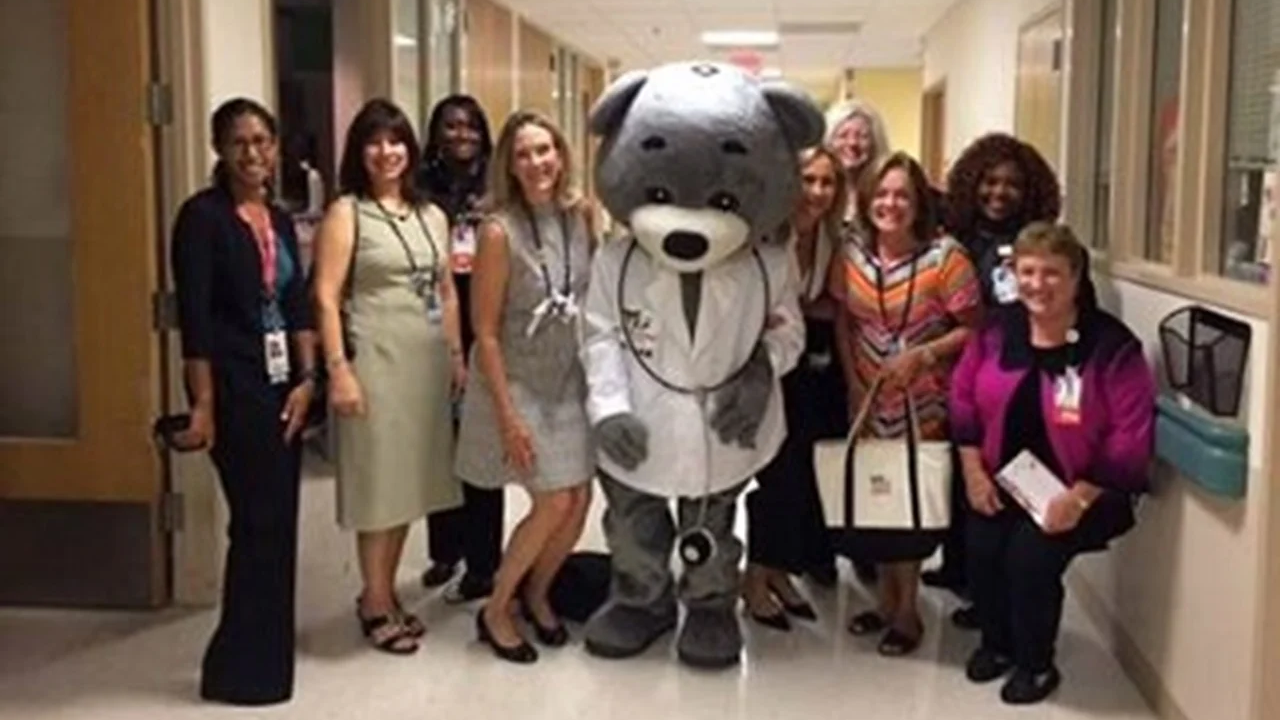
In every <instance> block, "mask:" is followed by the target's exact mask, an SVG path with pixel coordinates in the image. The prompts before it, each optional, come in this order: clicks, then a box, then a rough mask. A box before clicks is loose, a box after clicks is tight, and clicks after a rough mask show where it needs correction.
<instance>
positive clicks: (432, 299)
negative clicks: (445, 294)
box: [423, 291, 444, 325]
mask: <svg viewBox="0 0 1280 720" xmlns="http://www.w3.org/2000/svg"><path fill="white" fill-rule="evenodd" d="M423 302H425V303H426V305H427V322H429V323H431V324H432V325H439V324H440V323H441V322H443V321H444V308H443V307H441V305H440V297H439V295H438V294H437V293H435V292H434V291H432V292H428V293H427V296H426V297H425V298H423Z"/></svg>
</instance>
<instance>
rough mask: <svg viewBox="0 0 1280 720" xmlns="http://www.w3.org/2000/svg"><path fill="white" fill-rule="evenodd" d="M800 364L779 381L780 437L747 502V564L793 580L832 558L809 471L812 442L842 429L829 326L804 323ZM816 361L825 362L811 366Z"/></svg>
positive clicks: (844, 412)
mask: <svg viewBox="0 0 1280 720" xmlns="http://www.w3.org/2000/svg"><path fill="white" fill-rule="evenodd" d="M806 331H807V332H806V345H807V346H808V348H807V349H806V353H805V355H803V356H801V358H800V364H799V365H797V366H796V367H795V369H793V370H792V371H791V372H790V373H788V374H787V375H785V376H784V377H783V378H782V400H783V409H784V414H785V416H786V420H787V436H786V439H785V440H783V442H782V447H781V448H780V449H779V450H778V454H777V455H775V456H774V458H773V460H771V461H770V462H769V464H768V465H766V466H765V467H764V468H763V469H762V470H761V471H760V472H759V473H757V474H756V484H757V487H756V489H755V490H753V491H752V492H751V493H749V494H748V495H747V560H748V562H752V563H757V564H760V565H764V566H766V567H770V568H774V569H778V570H786V571H787V572H790V573H795V574H800V573H803V572H806V571H809V570H813V569H815V568H821V567H826V566H830V565H831V564H832V563H833V562H834V559H835V555H834V553H833V550H832V545H831V537H830V533H829V532H828V530H827V527H826V522H825V520H824V519H823V515H822V501H821V499H820V498H819V496H818V484H817V478H816V476H815V471H814V466H813V444H814V442H816V441H817V440H820V439H823V438H830V437H843V435H844V433H845V432H846V431H847V430H848V419H847V416H848V409H847V407H846V404H847V400H846V397H847V395H848V394H847V393H846V392H845V390H844V378H843V377H842V375H841V372H840V366H839V363H838V362H837V361H836V358H835V353H834V350H833V349H832V348H833V344H832V341H833V337H832V331H831V324H830V323H828V322H823V321H818V320H813V319H809V320H807V321H806ZM815 356H816V357H820V358H824V360H823V361H821V362H816V363H815V362H813V359H814V358H815Z"/></svg>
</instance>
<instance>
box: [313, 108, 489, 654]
mask: <svg viewBox="0 0 1280 720" xmlns="http://www.w3.org/2000/svg"><path fill="white" fill-rule="evenodd" d="M417 163H418V143H417V140H416V139H415V138H414V136H413V127H412V126H411V125H410V124H409V121H408V119H407V118H406V117H405V115H404V113H403V112H402V111H401V110H400V109H399V108H397V107H396V106H395V105H393V104H391V103H389V102H387V101H386V100H371V101H370V102H369V103H368V104H366V105H365V107H364V108H363V109H362V110H361V111H360V112H359V113H358V114H357V115H356V117H355V119H354V120H353V121H352V123H351V128H350V129H349V130H348V132H347V141H346V147H345V148H344V150H343V156H342V165H341V168H340V171H339V174H340V176H341V183H342V188H343V192H344V193H346V194H345V195H344V196H343V197H342V198H339V199H338V200H337V201H336V202H334V203H333V205H332V206H331V207H330V208H329V211H328V214H327V215H326V217H325V219H324V223H323V224H322V225H321V228H320V237H319V243H318V253H317V255H316V268H315V283H316V300H317V305H318V307H319V319H320V333H321V340H322V341H323V344H324V353H325V365H326V367H327V368H328V371H329V401H330V405H331V407H332V410H333V414H332V423H333V424H332V432H333V436H334V439H335V440H336V442H335V448H334V450H335V459H336V464H337V475H338V482H337V490H338V522H339V524H341V525H342V527H344V528H347V529H352V530H355V531H356V543H357V549H358V553H359V559H360V573H361V575H362V576H363V579H364V591H363V592H362V593H361V595H360V599H359V601H358V603H357V608H356V615H357V617H358V618H359V620H360V625H361V628H362V629H363V631H364V634H365V636H366V637H368V638H369V641H370V643H372V644H373V646H374V647H376V648H378V649H380V650H383V651H386V652H390V653H396V654H408V653H412V652H414V651H416V650H417V649H418V638H420V637H421V636H422V634H423V633H424V632H425V628H424V627H423V625H422V623H421V621H419V620H418V618H416V617H414V616H413V615H411V614H409V613H407V612H405V611H404V610H403V609H402V608H401V606H400V603H399V602H398V601H397V600H396V594H395V577H396V569H397V567H398V566H399V564H400V556H401V553H402V551H403V549H404V541H405V535H406V534H407V532H408V528H409V523H411V522H413V521H414V520H416V519H418V518H420V517H423V516H424V515H426V514H427V513H430V512H434V511H437V510H443V509H446V508H449V507H454V506H457V505H458V504H459V503H460V502H461V492H460V486H459V484H458V482H457V480H456V479H455V478H454V477H453V473H452V472H451V469H452V467H451V466H452V434H453V429H452V416H451V413H450V408H451V401H452V397H453V396H454V395H455V394H456V391H457V389H458V388H459V387H461V384H462V383H463V382H464V376H465V372H466V370H465V366H464V365H463V362H462V359H463V358H462V349H461V348H462V339H461V333H460V331H459V327H460V326H459V323H458V305H457V297H456V293H455V291H454V287H453V279H452V275H451V274H450V273H449V271H448V264H447V258H448V257H449V241H448V237H449V236H448V222H447V221H446V220H445V217H444V213H442V212H441V211H440V209H439V208H437V207H435V206H434V205H431V204H430V203H427V202H425V201H422V200H420V199H419V198H418V195H417V192H416V190H415V188H414V183H413V177H414V173H415V171H416V169H417Z"/></svg>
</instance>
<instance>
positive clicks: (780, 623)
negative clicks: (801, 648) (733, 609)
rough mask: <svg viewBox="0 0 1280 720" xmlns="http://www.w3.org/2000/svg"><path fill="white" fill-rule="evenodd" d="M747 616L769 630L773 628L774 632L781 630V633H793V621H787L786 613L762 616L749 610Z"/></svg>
mask: <svg viewBox="0 0 1280 720" xmlns="http://www.w3.org/2000/svg"><path fill="white" fill-rule="evenodd" d="M747 615H748V616H750V617H751V619H752V620H754V621H756V622H758V623H760V624H761V625H763V626H765V627H767V628H773V629H774V630H779V631H781V632H791V621H790V620H788V619H787V614H786V613H785V612H779V613H774V614H773V615H761V614H759V613H754V612H751V611H749V610H748V611H747Z"/></svg>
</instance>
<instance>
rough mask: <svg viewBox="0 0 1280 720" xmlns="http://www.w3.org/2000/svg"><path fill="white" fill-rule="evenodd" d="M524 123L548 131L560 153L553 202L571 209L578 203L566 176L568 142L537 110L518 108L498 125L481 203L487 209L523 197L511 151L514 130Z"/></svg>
mask: <svg viewBox="0 0 1280 720" xmlns="http://www.w3.org/2000/svg"><path fill="white" fill-rule="evenodd" d="M526 125H536V126H537V127H540V128H542V129H543V130H546V131H547V132H548V133H550V135H551V141H552V142H553V143H554V144H555V146H556V152H557V153H559V155H560V177H558V178H556V190H555V197H556V203H557V204H558V205H559V206H560V207H561V208H563V209H566V210H568V209H573V208H576V207H577V206H578V204H579V201H580V198H579V196H578V194H577V193H576V192H575V191H574V190H573V189H572V188H570V187H569V178H570V177H572V175H573V158H572V157H571V156H570V154H569V143H568V141H567V140H565V137H564V133H562V132H560V128H558V127H556V124H555V123H554V122H552V121H551V119H550V118H548V117H546V116H545V115H542V114H541V113H537V112H532V111H527V110H521V111H519V112H515V113H512V114H511V117H509V118H507V122H506V123H505V124H504V125H503V126H502V132H501V133H499V135H498V142H497V144H496V145H495V146H494V150H493V159H492V160H491V161H490V162H489V180H488V185H489V196H488V198H486V201H485V206H486V207H487V208H488V209H489V210H497V209H499V208H504V207H509V206H511V205H513V204H515V203H519V202H521V198H523V197H524V194H523V192H524V191H523V190H522V189H521V188H520V181H519V180H517V179H516V176H515V174H514V173H512V172H511V164H512V155H513V154H514V153H515V145H516V133H518V132H520V130H521V129H522V128H524V127H525V126H526Z"/></svg>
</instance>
